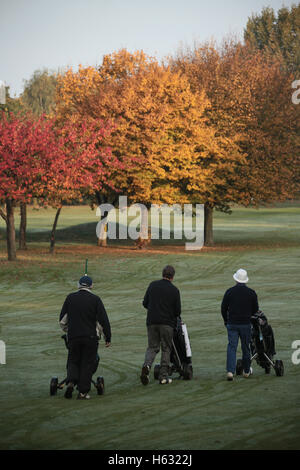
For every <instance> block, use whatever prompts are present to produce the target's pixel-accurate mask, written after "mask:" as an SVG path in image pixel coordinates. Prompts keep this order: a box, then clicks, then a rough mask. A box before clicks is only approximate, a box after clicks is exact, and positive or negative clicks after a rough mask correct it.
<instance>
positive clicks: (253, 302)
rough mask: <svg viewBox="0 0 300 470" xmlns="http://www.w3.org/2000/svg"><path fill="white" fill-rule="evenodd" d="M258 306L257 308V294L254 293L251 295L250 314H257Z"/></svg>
mask: <svg viewBox="0 0 300 470" xmlns="http://www.w3.org/2000/svg"><path fill="white" fill-rule="evenodd" d="M258 310H259V306H258V299H257V294H256V292H254V295H253V301H252V314H253V313H256V312H258Z"/></svg>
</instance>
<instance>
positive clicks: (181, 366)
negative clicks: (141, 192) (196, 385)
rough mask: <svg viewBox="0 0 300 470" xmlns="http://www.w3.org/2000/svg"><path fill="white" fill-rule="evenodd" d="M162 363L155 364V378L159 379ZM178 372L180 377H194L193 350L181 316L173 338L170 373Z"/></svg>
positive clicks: (185, 378) (188, 378)
mask: <svg viewBox="0 0 300 470" xmlns="http://www.w3.org/2000/svg"><path fill="white" fill-rule="evenodd" d="M159 371H160V364H156V365H155V366H154V378H155V379H157V380H158V378H159ZM173 372H178V373H179V376H180V378H181V377H182V378H183V379H184V380H191V379H192V378H193V367H192V350H191V345H190V340H189V336H188V332H187V327H186V325H185V323H183V322H182V320H181V318H180V317H179V318H178V319H177V325H176V328H175V329H174V335H173V340H172V350H171V355H170V367H169V375H172V373H173Z"/></svg>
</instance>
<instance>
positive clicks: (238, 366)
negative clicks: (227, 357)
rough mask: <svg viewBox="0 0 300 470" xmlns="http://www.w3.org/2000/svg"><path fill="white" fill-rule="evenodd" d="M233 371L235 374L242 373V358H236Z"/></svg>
mask: <svg viewBox="0 0 300 470" xmlns="http://www.w3.org/2000/svg"><path fill="white" fill-rule="evenodd" d="M235 373H236V375H242V373H243V361H242V359H238V360H237V361H236V368H235Z"/></svg>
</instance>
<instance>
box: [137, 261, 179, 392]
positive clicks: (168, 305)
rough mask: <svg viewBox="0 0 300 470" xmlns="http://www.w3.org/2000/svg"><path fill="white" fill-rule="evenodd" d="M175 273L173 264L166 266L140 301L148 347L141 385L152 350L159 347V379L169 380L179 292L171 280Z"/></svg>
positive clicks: (155, 351) (151, 359)
mask: <svg viewBox="0 0 300 470" xmlns="http://www.w3.org/2000/svg"><path fill="white" fill-rule="evenodd" d="M174 275H175V269H174V268H173V266H166V267H165V268H164V269H163V272H162V277H163V278H162V279H161V280H158V281H153V282H151V283H150V285H149V287H148V289H147V291H146V294H145V297H144V301H143V306H144V307H145V308H146V309H147V321H146V324H147V332H148V348H147V351H146V355H145V362H144V365H143V367H142V372H141V382H142V384H143V385H147V384H148V383H149V373H150V369H151V366H152V364H153V361H154V359H155V356H156V354H157V353H158V352H159V350H160V348H161V362H160V373H159V383H160V384H169V383H171V382H172V380H171V379H170V378H168V375H169V374H168V372H169V364H170V355H171V349H172V340H173V333H174V328H176V322H177V317H178V316H179V315H180V313H181V302H180V293H179V290H178V289H177V287H175V286H174V285H173V284H172V282H173V279H174Z"/></svg>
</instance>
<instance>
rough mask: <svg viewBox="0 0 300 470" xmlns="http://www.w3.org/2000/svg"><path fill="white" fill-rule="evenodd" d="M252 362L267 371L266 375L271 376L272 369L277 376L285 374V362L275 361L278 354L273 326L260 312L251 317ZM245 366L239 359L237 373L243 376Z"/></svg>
mask: <svg viewBox="0 0 300 470" xmlns="http://www.w3.org/2000/svg"><path fill="white" fill-rule="evenodd" d="M250 351H251V361H253V359H255V360H256V363H257V364H258V365H259V366H260V367H262V368H263V369H265V373H266V374H269V373H270V371H271V367H273V368H274V370H275V373H276V375H277V376H282V375H283V374H284V367H283V362H282V361H281V360H279V359H278V360H276V361H275V362H274V361H273V357H274V356H275V354H276V351H275V339H274V333H273V329H272V327H271V325H270V324H269V323H268V320H267V317H266V316H265V315H264V313H263V312H262V311H261V310H259V311H258V312H256V313H255V314H254V315H252V317H251V342H250ZM242 371H243V364H242V360H241V359H238V361H237V367H236V373H237V375H240V374H242Z"/></svg>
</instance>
